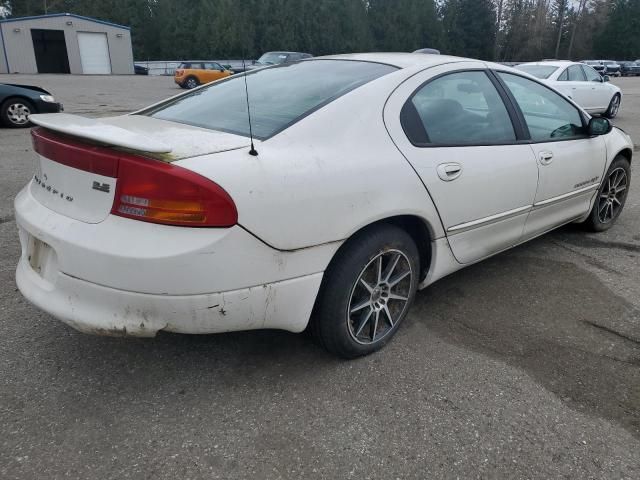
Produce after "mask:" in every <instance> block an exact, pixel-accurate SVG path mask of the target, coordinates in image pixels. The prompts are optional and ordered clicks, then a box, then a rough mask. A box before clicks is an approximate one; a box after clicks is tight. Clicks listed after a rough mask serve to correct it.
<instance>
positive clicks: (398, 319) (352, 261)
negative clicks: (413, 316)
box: [310, 224, 420, 358]
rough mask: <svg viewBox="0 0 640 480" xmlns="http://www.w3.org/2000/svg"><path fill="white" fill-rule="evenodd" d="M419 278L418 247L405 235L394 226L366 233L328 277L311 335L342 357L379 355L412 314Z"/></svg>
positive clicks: (345, 248)
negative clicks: (378, 351) (410, 311)
mask: <svg viewBox="0 0 640 480" xmlns="http://www.w3.org/2000/svg"><path fill="white" fill-rule="evenodd" d="M419 274H420V261H419V254H418V248H417V247H416V244H415V242H414V241H413V239H412V238H411V236H410V235H409V234H408V233H407V232H406V231H405V230H403V229H401V228H400V227H397V226H395V225H391V224H382V225H376V226H373V227H370V228H367V229H365V230H363V231H362V232H360V233H358V234H357V235H356V236H354V237H352V238H351V239H350V240H348V241H347V243H345V244H344V245H343V246H342V247H341V248H340V250H339V251H338V253H337V254H336V256H335V257H334V259H333V260H332V262H331V264H330V266H329V268H328V269H327V271H326V272H325V275H324V278H323V280H322V285H321V287H320V292H319V294H318V298H317V299H316V304H315V307H314V311H313V314H312V318H311V324H310V330H311V333H312V335H313V336H314V338H315V339H316V340H317V341H318V342H319V343H320V344H321V345H322V346H323V347H324V348H325V349H326V350H328V351H329V352H331V353H333V354H335V355H338V356H340V357H343V358H356V357H360V356H363V355H368V354H370V353H373V352H375V351H376V350H379V349H380V348H382V347H383V346H384V345H385V344H386V343H387V342H388V341H389V340H390V339H391V338H392V337H393V335H395V333H396V332H397V330H398V328H399V326H400V324H401V323H402V320H403V319H404V318H405V316H406V315H407V312H408V311H409V308H410V306H411V304H412V303H413V300H414V298H415V294H416V290H417V287H418V281H419V278H418V277H419Z"/></svg>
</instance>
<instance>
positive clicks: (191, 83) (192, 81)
mask: <svg viewBox="0 0 640 480" xmlns="http://www.w3.org/2000/svg"><path fill="white" fill-rule="evenodd" d="M198 85H200V82H198V79H197V78H196V77H189V78H187V79H186V80H185V81H184V87H185V88H188V89H192V88H196V87H197V86H198Z"/></svg>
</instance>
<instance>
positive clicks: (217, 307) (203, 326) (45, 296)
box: [16, 257, 322, 337]
mask: <svg viewBox="0 0 640 480" xmlns="http://www.w3.org/2000/svg"><path fill="white" fill-rule="evenodd" d="M321 281H322V273H316V274H313V275H308V276H305V277H300V278H295V279H292V280H285V281H283V282H276V283H271V284H265V285H260V286H258V287H252V288H245V289H240V290H233V291H228V292H220V293H211V294H206V295H148V294H143V293H136V292H128V291H124V290H117V289H114V288H108V287H103V286H100V285H96V284H94V283H90V282H86V281H84V280H79V279H77V278H73V277H70V276H68V275H65V274H64V273H61V272H57V273H56V274H55V275H53V276H49V277H48V278H47V279H45V278H43V277H41V276H40V275H39V274H38V273H36V272H35V271H34V270H33V269H32V268H31V265H30V264H29V261H28V260H27V259H26V258H24V257H23V258H21V259H20V262H19V263H18V268H17V270H16V283H17V284H18V288H19V289H20V292H22V294H23V295H24V296H25V298H26V299H27V300H29V301H30V302H31V303H33V304H34V305H35V306H36V307H38V308H40V309H41V310H44V311H45V312H47V313H49V314H51V315H53V316H54V317H56V318H57V319H59V320H61V321H62V322H64V323H66V324H67V325H70V326H71V327H73V328H75V329H76V330H79V331H81V332H84V333H90V334H96V335H111V336H125V335H130V336H141V337H152V336H154V335H155V334H156V333H157V332H158V331H160V330H163V331H169V332H178V333H220V332H231V331H237V330H253V329H261V328H277V329H282V330H289V331H291V332H300V331H302V330H304V328H305V327H306V325H307V323H308V319H309V316H310V315H311V310H312V308H313V304H314V301H315V297H316V293H317V291H318V288H319V287H320V282H321Z"/></svg>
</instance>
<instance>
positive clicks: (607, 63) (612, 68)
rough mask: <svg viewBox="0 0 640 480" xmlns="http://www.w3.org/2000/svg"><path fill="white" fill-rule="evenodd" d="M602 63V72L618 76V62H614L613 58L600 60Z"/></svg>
mask: <svg viewBox="0 0 640 480" xmlns="http://www.w3.org/2000/svg"><path fill="white" fill-rule="evenodd" d="M601 61H602V64H603V65H604V74H605V75H610V76H614V77H619V76H620V75H621V73H620V65H619V64H618V62H614V61H613V60H601Z"/></svg>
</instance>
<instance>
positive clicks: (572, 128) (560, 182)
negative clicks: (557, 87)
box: [498, 72, 606, 238]
mask: <svg viewBox="0 0 640 480" xmlns="http://www.w3.org/2000/svg"><path fill="white" fill-rule="evenodd" d="M498 76H499V78H501V79H502V81H503V82H504V83H505V86H506V88H507V89H508V90H509V91H510V92H511V94H512V95H513V98H514V100H515V103H516V104H517V106H518V108H519V113H520V115H522V117H521V118H522V120H523V122H524V124H525V126H526V128H527V130H528V134H529V135H530V138H531V145H530V147H531V149H532V151H533V153H534V155H535V157H536V159H537V161H538V165H539V171H540V178H539V182H538V191H537V192H536V196H535V201H534V204H533V210H532V211H531V213H530V215H529V218H528V220H527V224H526V227H525V235H524V237H525V238H529V237H533V236H536V235H538V234H540V233H543V232H545V231H547V230H549V229H551V228H553V227H556V226H558V225H561V224H563V223H566V222H569V221H572V220H576V219H577V218H579V217H581V216H583V215H585V214H586V213H587V212H588V211H589V208H590V205H591V200H592V199H593V197H594V195H595V192H596V190H597V188H598V186H599V185H600V181H601V177H602V174H603V172H604V168H605V163H606V148H605V144H604V139H603V138H602V137H593V138H591V137H589V136H588V135H587V130H586V122H585V119H584V117H583V115H582V113H581V112H580V111H579V110H578V108H576V107H575V106H574V105H572V104H571V103H570V102H568V101H567V100H566V99H565V98H564V97H562V96H561V95H558V94H557V93H556V92H555V91H553V90H552V89H550V88H547V87H546V86H544V85H542V84H540V83H538V82H534V81H532V80H530V79H528V78H524V77H521V76H519V75H516V74H513V73H507V72H498Z"/></svg>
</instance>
